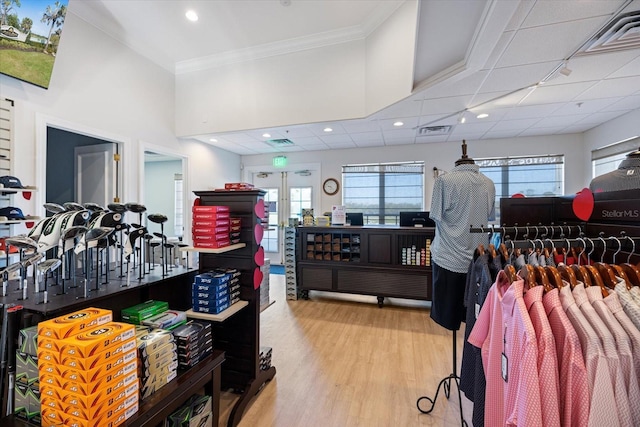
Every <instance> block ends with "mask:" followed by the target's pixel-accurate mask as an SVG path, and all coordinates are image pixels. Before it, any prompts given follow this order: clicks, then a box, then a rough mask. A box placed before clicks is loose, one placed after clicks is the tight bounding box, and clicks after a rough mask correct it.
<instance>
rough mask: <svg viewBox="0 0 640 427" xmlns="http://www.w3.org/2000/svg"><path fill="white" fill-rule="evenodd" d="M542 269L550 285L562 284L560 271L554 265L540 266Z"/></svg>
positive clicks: (557, 286) (558, 286)
mask: <svg viewBox="0 0 640 427" xmlns="http://www.w3.org/2000/svg"><path fill="white" fill-rule="evenodd" d="M542 270H543V271H544V272H545V273H546V276H547V278H548V280H549V282H550V283H551V286H552V287H556V288H561V287H563V286H564V283H563V282H562V276H560V272H559V271H558V269H557V268H556V267H552V266H550V265H547V266H545V267H542Z"/></svg>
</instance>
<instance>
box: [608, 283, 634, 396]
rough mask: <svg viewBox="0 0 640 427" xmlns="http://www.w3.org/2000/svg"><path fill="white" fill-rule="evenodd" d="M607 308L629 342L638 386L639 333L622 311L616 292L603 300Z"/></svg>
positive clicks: (610, 293)
mask: <svg viewBox="0 0 640 427" xmlns="http://www.w3.org/2000/svg"><path fill="white" fill-rule="evenodd" d="M604 302H605V303H606V304H607V307H609V309H610V310H611V313H613V315H614V316H615V318H616V319H618V322H620V325H621V326H622V328H623V329H624V331H625V332H626V333H627V335H628V336H629V339H630V340H631V348H632V351H633V354H634V355H635V357H633V370H634V372H635V373H636V377H637V379H638V384H640V357H639V356H638V355H640V331H639V330H638V328H636V326H635V325H634V324H633V322H632V321H631V319H629V316H627V313H625V312H624V310H623V309H622V304H620V299H619V298H618V294H617V293H616V292H609V295H608V296H607V297H606V298H605V299H604Z"/></svg>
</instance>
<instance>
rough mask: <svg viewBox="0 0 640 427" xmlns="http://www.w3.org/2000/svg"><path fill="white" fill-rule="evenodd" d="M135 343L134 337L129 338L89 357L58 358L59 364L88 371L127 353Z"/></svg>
mask: <svg viewBox="0 0 640 427" xmlns="http://www.w3.org/2000/svg"><path fill="white" fill-rule="evenodd" d="M136 345H137V342H136V340H135V339H129V340H127V341H125V342H124V343H122V345H119V346H116V347H110V348H109V349H107V350H106V351H104V352H102V353H98V354H95V355H93V356H91V357H77V356H65V357H63V358H61V359H60V363H59V365H62V366H64V367H68V368H73V369H82V370H87V371H88V370H91V369H94V368H97V367H98V366H101V365H104V364H105V363H109V362H110V361H111V359H115V358H117V357H118V356H120V355H122V354H124V353H128V352H129V351H131V350H132V349H134V348H136Z"/></svg>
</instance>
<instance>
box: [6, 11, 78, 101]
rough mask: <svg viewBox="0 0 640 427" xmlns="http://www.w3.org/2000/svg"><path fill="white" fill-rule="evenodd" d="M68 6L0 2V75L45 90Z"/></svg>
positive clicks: (49, 78)
mask: <svg viewBox="0 0 640 427" xmlns="http://www.w3.org/2000/svg"><path fill="white" fill-rule="evenodd" d="M68 3H69V1H68V0H2V1H0V73H2V74H6V75H8V76H11V77H14V78H16V79H19V80H22V81H25V82H28V83H31V84H34V85H36V86H40V87H43V88H45V89H46V88H48V87H49V82H50V80H51V73H52V72H53V64H54V63H55V60H56V54H57V52H58V46H59V44H60V39H61V36H62V28H63V26H64V18H65V15H66V13H67V5H68Z"/></svg>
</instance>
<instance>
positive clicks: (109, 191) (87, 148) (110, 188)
mask: <svg viewBox="0 0 640 427" xmlns="http://www.w3.org/2000/svg"><path fill="white" fill-rule="evenodd" d="M101 148H102V149H101ZM105 148H106V149H105ZM116 148H117V147H114V145H112V144H109V143H104V144H95V145H82V146H78V147H74V156H75V158H74V165H73V187H74V194H75V195H76V197H75V199H76V200H74V201H76V202H78V201H79V200H80V195H81V193H82V190H81V188H83V186H82V182H83V181H82V180H80V179H79V177H80V174H81V173H82V170H81V168H80V166H81V161H80V158H81V157H82V155H84V154H103V156H102V158H103V160H104V161H105V164H106V163H113V156H114V155H115V149H116ZM105 155H108V156H107V157H106V158H105ZM106 167H107V168H109V167H115V166H114V165H113V164H112V165H111V166H108V165H107V166H106ZM107 171H109V172H111V170H110V169H107ZM113 175H115V173H114V174H113ZM110 178H111V176H110V177H109V178H108V179H107V180H106V181H105V189H104V191H105V195H107V196H108V198H107V200H105V202H106V203H104V204H103V203H98V204H99V205H101V206H105V207H106V206H107V205H108V204H109V203H112V202H113V197H109V196H113V194H114V190H115V188H114V187H115V186H116V185H117V184H116V182H109V179H110ZM93 202H96V200H93ZM100 202H102V201H100ZM82 203H84V202H82Z"/></svg>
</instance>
